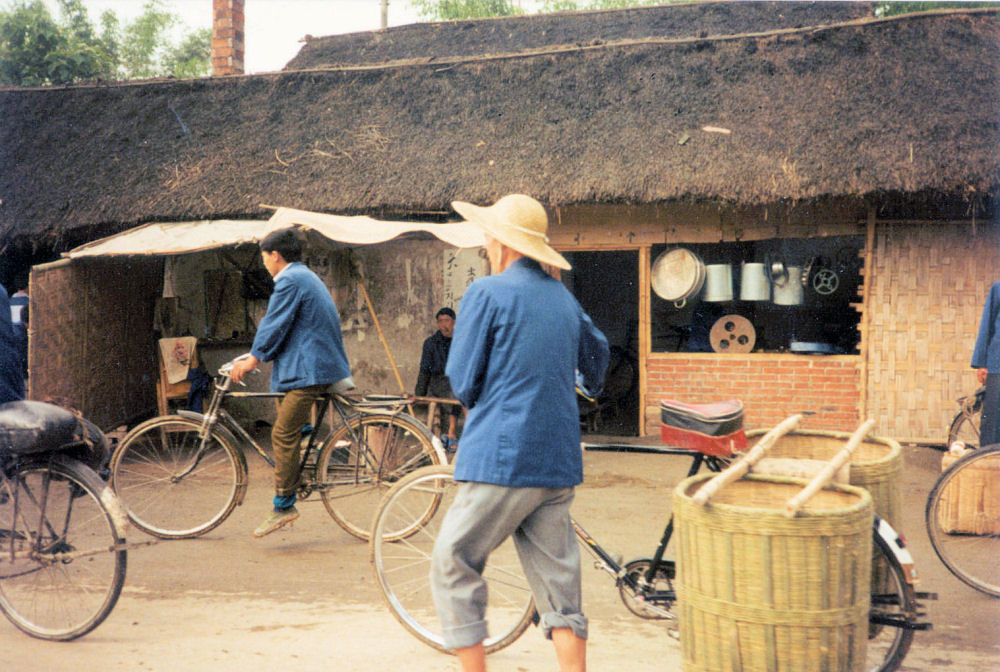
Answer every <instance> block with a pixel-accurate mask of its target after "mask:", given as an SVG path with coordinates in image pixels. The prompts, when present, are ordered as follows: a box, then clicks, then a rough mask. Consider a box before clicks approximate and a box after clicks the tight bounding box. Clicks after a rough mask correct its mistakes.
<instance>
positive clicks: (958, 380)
mask: <svg viewBox="0 0 1000 672" xmlns="http://www.w3.org/2000/svg"><path fill="white" fill-rule="evenodd" d="M876 226H877V228H876V234H875V249H874V256H873V264H872V273H871V277H870V278H867V279H866V281H867V283H868V287H867V291H868V292H869V297H868V307H869V315H868V327H867V330H868V334H867V335H866V336H867V338H866V339H865V341H863V342H866V343H867V356H868V368H867V370H868V381H867V384H868V399H867V404H866V405H867V409H866V413H865V415H869V416H871V417H874V418H876V419H877V421H878V425H877V430H876V431H877V432H878V433H879V434H880V435H883V436H891V437H893V438H895V439H897V440H901V441H916V442H944V441H945V440H946V438H947V432H948V425H949V423H950V422H951V419H952V417H953V416H954V414H955V412H956V410H957V405H956V404H955V399H956V398H957V397H959V396H961V395H964V394H968V393H969V392H972V391H973V390H975V389H976V386H977V383H976V381H975V377H974V375H973V373H972V369H971V368H970V366H969V363H970V359H971V356H972V348H973V346H974V344H975V340H976V333H977V331H978V328H979V320H980V317H981V314H982V309H983V303H984V302H985V300H986V295H987V292H988V291H989V288H990V285H992V283H993V282H995V281H997V280H1000V226H998V225H997V224H995V223H985V224H984V223H983V222H979V223H978V225H975V226H974V225H973V224H972V223H971V222H964V223H954V224H941V223H933V224H930V223H925V224H917V223H911V224H898V223H885V222H878V223H877V224H876Z"/></svg>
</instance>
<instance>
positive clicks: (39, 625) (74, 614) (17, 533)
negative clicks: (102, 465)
mask: <svg viewBox="0 0 1000 672" xmlns="http://www.w3.org/2000/svg"><path fill="white" fill-rule="evenodd" d="M109 497H110V498H113V496H112V495H111V493H110V491H108V490H107V486H106V485H105V484H104V483H103V482H102V481H101V480H100V479H99V478H98V477H97V475H96V474H94V472H93V471H91V470H90V469H89V468H88V467H86V466H84V465H83V464H80V463H78V462H75V461H71V460H65V459H62V458H58V457H57V458H54V459H53V460H52V462H51V464H50V463H48V462H45V463H41V462H28V463H20V464H18V465H15V466H14V467H12V468H11V469H10V471H9V472H8V473H7V480H6V481H5V480H3V479H2V478H0V611H3V613H4V615H6V616H7V618H9V619H10V621H11V622H12V623H13V624H14V625H16V626H17V627H18V628H20V629H21V630H23V631H24V632H26V633H28V634H29V635H31V636H32V637H38V638H40V639H49V640H58V641H66V640H70V639H75V638H77V637H80V636H81V635H85V634H86V633H88V632H90V631H91V630H93V629H94V628H96V627H97V626H98V625H100V624H101V622H102V621H104V619H105V618H106V617H107V616H108V614H109V613H110V612H111V610H112V609H113V608H114V606H115V603H116V602H117V601H118V596H119V595H120V594H121V590H122V584H123V583H124V581H125V565H126V553H125V549H124V544H125V537H124V533H123V532H121V531H120V530H119V528H118V527H116V525H115V522H114V518H113V517H112V515H111V513H110V512H109V511H108V508H107V507H106V506H105V504H104V502H105V501H107V500H106V499H105V498H109ZM122 523H123V524H124V521H122Z"/></svg>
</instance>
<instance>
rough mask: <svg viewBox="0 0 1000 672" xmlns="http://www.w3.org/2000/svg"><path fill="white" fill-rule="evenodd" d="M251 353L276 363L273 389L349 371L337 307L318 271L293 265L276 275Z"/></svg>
mask: <svg viewBox="0 0 1000 672" xmlns="http://www.w3.org/2000/svg"><path fill="white" fill-rule="evenodd" d="M250 353H251V354H252V355H253V356H254V357H256V358H257V359H259V360H261V361H263V362H270V361H273V362H274V365H273V367H272V369H271V391H272V392H287V391H288V390H295V389H298V388H301V387H308V386H310V385H328V384H330V383H335V382H337V381H338V380H343V379H344V378H347V377H348V376H350V375H351V367H350V366H349V365H348V363H347V354H346V353H345V352H344V339H343V337H342V335H341V333H340V315H339V314H338V313H337V306H336V305H335V304H334V303H333V298H332V297H331V296H330V292H329V290H328V289H327V288H326V285H324V284H323V281H322V280H320V279H319V276H317V275H316V274H315V273H313V272H312V271H310V270H309V269H308V268H306V267H305V266H304V265H302V264H301V263H299V262H293V263H291V264H289V265H288V266H286V267H285V268H284V270H282V272H281V273H279V274H278V277H277V278H275V280H274V293H273V294H271V299H270V301H268V304H267V314H265V315H264V319H263V320H261V321H260V325H259V326H258V327H257V334H256V336H254V339H253V347H251V348H250Z"/></svg>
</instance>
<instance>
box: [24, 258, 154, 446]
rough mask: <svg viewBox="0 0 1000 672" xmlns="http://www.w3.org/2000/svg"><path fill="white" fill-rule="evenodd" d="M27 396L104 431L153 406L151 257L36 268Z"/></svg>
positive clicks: (152, 285) (33, 287) (152, 264)
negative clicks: (78, 413) (55, 405)
mask: <svg viewBox="0 0 1000 672" xmlns="http://www.w3.org/2000/svg"><path fill="white" fill-rule="evenodd" d="M31 283H32V284H31V291H32V292H33V296H32V301H33V303H34V307H35V311H34V312H33V313H32V334H31V342H30V346H29V358H30V362H29V364H30V365H31V372H30V373H31V377H30V381H31V389H30V396H31V398H33V399H51V400H52V401H54V402H56V403H60V404H62V405H66V406H71V407H73V408H76V409H78V410H80V411H82V412H83V414H84V415H85V416H87V417H88V418H89V419H91V420H92V421H93V422H95V423H97V424H98V425H99V426H102V427H105V428H108V427H111V426H113V425H115V424H117V423H121V422H125V421H126V420H129V419H132V418H134V417H135V416H136V415H138V414H141V413H143V412H144V411H145V410H147V409H151V408H154V407H155V396H154V394H155V387H154V376H155V373H156V360H155V359H154V350H153V333H152V325H153V306H154V301H155V297H156V293H157V292H158V291H159V290H160V288H161V287H162V270H161V264H160V262H158V261H155V260H147V259H137V260H128V261H126V260H93V261H86V262H76V261H74V262H72V263H69V264H57V265H52V266H48V267H40V268H36V269H35V270H33V272H32V278H31Z"/></svg>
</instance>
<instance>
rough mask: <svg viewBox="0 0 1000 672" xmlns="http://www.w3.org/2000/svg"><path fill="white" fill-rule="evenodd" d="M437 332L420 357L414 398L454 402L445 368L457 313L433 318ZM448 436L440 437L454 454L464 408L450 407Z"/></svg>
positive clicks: (444, 312) (446, 311)
mask: <svg viewBox="0 0 1000 672" xmlns="http://www.w3.org/2000/svg"><path fill="white" fill-rule="evenodd" d="M434 318H435V319H436V320H437V326H438V330H437V331H435V332H434V333H433V334H432V335H431V336H429V337H428V338H427V340H425V341H424V348H423V352H422V353H421V355H420V373H419V374H418V375H417V386H416V388H415V390H414V394H416V395H417V396H418V397H428V396H430V397H441V398H444V399H454V398H455V394H454V393H453V392H452V391H451V384H450V383H449V382H448V376H446V375H444V367H445V365H446V364H447V363H448V351H449V350H450V349H451V337H452V334H454V333H455V311H454V310H452V309H451V308H442V309H441V310H439V311H438V312H437V315H435V316H434ZM444 409H446V410H447V412H448V433H447V434H446V435H444V436H442V437H441V441H442V442H443V443H444V447H445V448H446V449H449V450H454V449H455V448H457V447H458V439H457V437H456V435H455V432H456V426H457V424H458V416H459V414H460V413H461V412H462V407H461V406H460V405H458V404H447V405H446V406H444Z"/></svg>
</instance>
